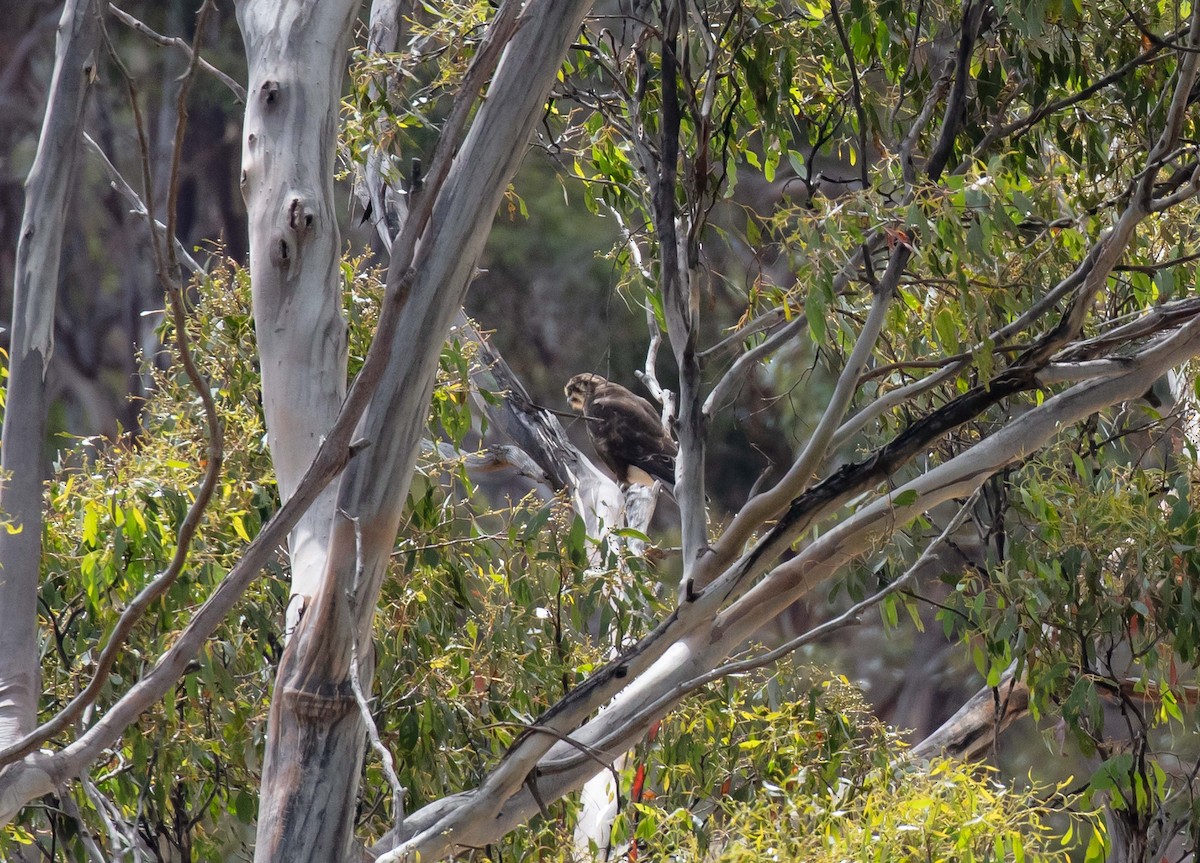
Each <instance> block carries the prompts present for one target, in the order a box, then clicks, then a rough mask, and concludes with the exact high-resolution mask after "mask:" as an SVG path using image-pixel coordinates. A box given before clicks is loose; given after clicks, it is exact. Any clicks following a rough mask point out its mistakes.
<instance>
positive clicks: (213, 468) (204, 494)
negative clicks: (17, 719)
mask: <svg viewBox="0 0 1200 863" xmlns="http://www.w3.org/2000/svg"><path fill="white" fill-rule="evenodd" d="M211 9H212V6H211V2H209V0H206V2H205V3H204V5H203V6H201V7H200V12H199V13H198V16H197V19H198V20H197V33H199V32H200V31H201V30H202V29H203V24H204V21H205V19H206V18H207V15H208V12H209V11H211ZM198 56H199V53H198V52H196V53H193V55H192V61H193V62H192V64H191V65H190V66H189V67H188V70H187V73H186V75H185V77H184V79H183V83H182V85H181V86H180V89H179V99H178V103H177V112H178V113H177V121H176V128H175V134H176V152H175V169H174V170H173V171H172V177H171V180H172V184H173V185H177V179H178V177H177V171H178V159H179V152H180V148H181V147H182V142H183V134H184V131H185V129H186V127H187V111H186V108H185V100H186V99H187V93H188V89H189V83H190V81H191V80H192V78H193V77H194V76H195V72H196V68H197V66H196V62H195V61H196V58H197V57H198ZM142 158H143V161H145V160H147V159H148V158H149V154H148V153H146V152H143V153H142ZM169 200H170V204H169V205H168V206H169V209H168V215H167V225H168V229H167V232H166V233H167V236H174V233H173V230H172V229H171V227H170V226H173V224H174V221H175V215H174V209H175V207H174V202H175V191H174V190H172V192H171V194H170V196H169ZM152 233H153V232H152ZM154 242H155V245H156V246H157V240H156V239H155V240H154ZM167 248H168V255H167V260H168V261H169V262H170V265H171V266H172V270H173V273H172V274H171V275H169V274H168V272H167V270H166V269H165V267H164V262H163V257H162V256H161V255H160V256H158V257H159V267H158V275H159V280H160V282H161V283H162V285H163V288H164V290H165V291H166V292H167V296H168V298H169V300H170V304H171V312H172V323H173V327H174V333H175V343H176V347H177V353H178V359H179V362H180V364H181V365H182V366H183V369H184V372H185V373H186V374H187V377H188V380H189V381H190V382H191V385H192V388H193V389H194V390H195V391H196V393H197V395H198V396H199V398H200V401H201V403H202V404H203V408H204V415H205V425H206V429H207V433H208V453H207V455H208V463H207V464H206V465H205V469H204V476H203V479H202V480H201V483H200V488H199V489H198V490H197V492H196V496H195V498H194V499H193V500H192V503H191V506H189V507H188V511H187V514H186V515H185V516H184V519H183V521H182V523H181V524H180V525H179V529H178V530H177V531H176V539H175V552H174V554H173V555H172V556H171V560H170V562H169V563H168V565H167V568H166V569H164V570H163V571H162V572H160V573H159V574H158V575H156V576H155V577H154V578H153V579H151V580H150V583H149V584H147V585H146V586H145V587H143V588H142V589H141V590H140V591H139V592H138V594H137V596H135V597H134V598H133V600H132V601H131V602H130V603H129V605H128V606H126V608H125V610H124V611H122V612H121V616H120V617H119V618H118V619H117V623H116V626H115V627H113V631H112V634H111V635H110V636H109V638H108V642H107V643H106V644H105V645H104V648H103V649H102V650H101V651H100V656H99V657H98V658H97V660H96V667H95V671H94V672H93V674H92V678H91V679H90V680H89V681H88V684H87V686H85V687H84V689H83V691H82V692H80V693H79V694H78V695H76V696H75V697H74V698H72V699H71V700H70V701H69V702H68V703H67V705H66V706H65V707H63V708H62V709H61V710H60V711H59V712H58V713H57V714H55V715H54V716H53V717H51V718H50V719H48V720H47V721H46V722H44V723H42V724H41V725H39V726H38V727H37V728H35V729H34V730H33V731H31V732H30V733H29V734H27V735H25V736H24V737H23V738H21V739H20V740H18V741H17V742H16V743H14V744H12V745H11V746H8V747H6V748H5V749H4V750H2V751H0V764H5V763H7V762H9V761H11V760H14V759H16V758H18V757H20V756H22V755H25V754H28V753H29V752H32V751H33V750H34V749H36V748H37V747H38V746H40V745H41V744H42V743H44V742H45V741H47V740H49V739H50V738H51V737H53V736H54V735H56V734H58V733H60V732H62V731H64V730H66V729H67V727H68V726H70V725H71V723H73V722H74V721H75V720H76V719H77V718H78V717H79V716H80V714H81V713H82V712H83V710H84V709H85V708H86V707H88V706H89V705H90V704H92V703H93V702H94V701H95V700H96V699H97V698H98V697H99V696H100V692H101V690H102V689H103V688H104V684H105V683H106V682H107V681H108V677H109V674H110V673H111V672H112V667H113V665H114V664H115V663H116V660H117V655H118V654H119V653H120V652H121V650H122V648H123V647H124V645H125V641H126V639H127V638H128V637H129V635H130V633H131V632H132V631H133V628H134V627H135V626H136V625H137V623H138V621H139V620H141V618H142V616H143V615H144V614H145V613H146V611H147V610H148V609H149V608H150V606H151V605H153V604H154V603H155V602H156V601H157V600H158V599H159V598H160V597H161V596H163V594H165V593H166V591H167V590H168V589H170V587H171V585H172V584H174V583H175V580H176V579H177V578H178V577H179V574H180V573H181V572H182V571H183V567H184V564H185V563H186V562H187V557H188V554H189V552H190V551H191V547H192V541H193V540H194V539H195V537H196V533H197V532H198V531H199V529H200V520H201V519H202V518H203V516H204V512H205V510H206V509H207V508H208V504H209V501H211V500H212V496H213V493H214V492H215V491H216V487H217V481H218V480H219V479H220V475H221V467H222V464H223V462H224V445H223V440H222V438H223V431H222V425H221V419H220V416H219V415H218V413H217V406H216V403H215V401H214V400H213V396H212V392H211V390H210V389H209V387H208V385H207V383H205V381H204V379H203V377H202V376H201V374H200V372H199V370H198V369H197V368H196V364H195V362H194V360H193V359H192V354H191V347H190V344H189V339H188V335H187V311H186V310H185V309H184V306H183V297H182V290H181V288H180V287H179V285H178V282H177V279H176V278H174V277H172V276H173V275H175V276H177V273H178V264H177V262H176V258H175V256H174V252H173V247H172V246H171V245H170V244H167Z"/></svg>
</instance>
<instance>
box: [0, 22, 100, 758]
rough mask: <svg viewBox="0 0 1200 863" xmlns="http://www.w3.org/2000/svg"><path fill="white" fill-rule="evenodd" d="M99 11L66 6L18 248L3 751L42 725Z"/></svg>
mask: <svg viewBox="0 0 1200 863" xmlns="http://www.w3.org/2000/svg"><path fill="white" fill-rule="evenodd" d="M98 6H99V4H98V3H97V2H95V0H68V2H67V5H66V8H64V9H63V14H62V19H61V20H60V21H59V25H58V45H57V49H56V55H55V61H54V76H53V79H52V80H51V83H50V92H49V96H48V97H47V100H46V115H45V117H44V119H43V121H42V134H41V138H40V139H39V140H38V149H37V155H36V157H35V158H34V162H33V167H32V168H31V169H30V171H29V179H28V180H27V182H26V184H25V214H24V217H23V218H22V220H21V234H20V238H19V240H18V241H17V262H16V271H15V280H14V286H13V320H12V338H11V342H10V345H9V363H10V364H9V379H8V387H7V396H6V403H5V411H4V437H3V444H2V445H0V452H2V453H3V460H2V464H0V470H2V476H3V477H4V479H3V482H2V484H0V510H2V511H3V513H4V518H5V519H7V520H8V522H9V525H10V527H9V529H7V530H6V529H3V528H0V567H2V568H3V578H0V749H3V748H4V746H5V745H7V744H10V743H13V742H15V741H17V740H20V739H21V738H22V737H24V736H25V735H26V734H27V733H28V732H29V731H31V730H32V729H33V726H34V724H35V721H36V718H37V706H38V696H39V695H40V692H41V687H40V686H39V683H38V678H39V675H38V657H37V597H38V574H39V571H40V566H41V557H42V468H43V465H44V464H45V446H46V409H47V405H46V372H47V370H48V368H49V364H50V353H51V351H52V349H53V346H54V308H55V300H56V297H57V293H58V270H59V258H60V255H61V252H62V237H63V229H64V225H65V222H66V211H67V205H68V204H69V203H70V197H71V190H72V188H73V186H74V183H73V180H74V176H75V163H76V160H77V159H76V157H77V154H78V152H79V141H80V138H81V131H82V125H83V108H84V104H85V103H86V101H87V95H88V91H89V89H90V85H91V82H92V79H93V78H94V76H95V53H94V52H95V47H96V34H97V33H98V24H99V10H98Z"/></svg>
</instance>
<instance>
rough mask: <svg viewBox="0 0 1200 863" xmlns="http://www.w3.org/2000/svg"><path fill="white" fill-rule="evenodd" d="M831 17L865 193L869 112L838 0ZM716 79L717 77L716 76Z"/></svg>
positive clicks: (832, 2)
mask: <svg viewBox="0 0 1200 863" xmlns="http://www.w3.org/2000/svg"><path fill="white" fill-rule="evenodd" d="M829 12H830V16H831V17H832V18H833V26H834V29H835V30H837V36H838V41H840V42H841V43H842V53H843V54H844V55H845V56H846V63H847V65H849V66H850V88H851V90H850V92H851V97H852V99H853V101H854V113H855V115H856V116H857V117H858V170H859V181H860V182H861V183H862V188H863V191H866V190H867V189H869V188H871V183H870V179H869V177H868V175H867V112H866V109H865V108H864V107H863V97H862V84H861V83H860V82H859V80H858V63H857V62H856V61H855V59H854V49H853V48H851V47H850V39H849V38H848V37H847V36H846V26H845V24H843V23H842V13H841V12H839V11H838V3H837V0H830V3H829ZM714 77H715V76H714Z"/></svg>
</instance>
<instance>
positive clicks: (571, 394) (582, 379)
mask: <svg viewBox="0 0 1200 863" xmlns="http://www.w3.org/2000/svg"><path fill="white" fill-rule="evenodd" d="M606 383H608V381H606V380H605V379H604V378H602V377H600V375H593V374H591V373H590V372H584V373H583V374H581V375H575V377H573V378H571V379H570V380H569V381H567V385H566V387H565V388H564V389H563V392H565V393H566V394H567V401H568V402H570V403H571V407H572V408H574V409H575V410H577V411H582V410H583V406H584V405H585V404H586V403H587V400H588V399H589V398H591V397H592V394H593V393H594V392H596V388H597V387H600V386H603V385H604V384H606Z"/></svg>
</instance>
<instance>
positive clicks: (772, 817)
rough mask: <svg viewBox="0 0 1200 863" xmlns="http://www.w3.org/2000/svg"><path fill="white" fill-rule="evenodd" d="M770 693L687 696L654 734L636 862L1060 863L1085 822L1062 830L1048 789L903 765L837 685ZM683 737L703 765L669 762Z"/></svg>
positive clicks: (638, 818)
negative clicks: (651, 788)
mask: <svg viewBox="0 0 1200 863" xmlns="http://www.w3.org/2000/svg"><path fill="white" fill-rule="evenodd" d="M779 686H780V682H779V680H778V679H777V680H775V681H772V682H771V683H769V684H768V685H767V686H766V687H764V688H763V689H761V690H760V691H759V693H758V694H757V696H752V697H751V698H750V699H748V698H746V697H745V696H741V695H737V694H736V693H734V691H733V690H732V689H728V690H726V691H725V692H724V693H712V694H710V696H709V697H707V698H704V699H693V700H692V702H690V703H689V704H688V705H687V706H686V707H685V708H683V709H681V710H680V711H678V713H679V714H680V717H687V718H686V719H685V718H680V717H673V718H672V719H670V720H669V721H668V722H665V723H664V724H663V728H662V731H661V733H662V735H663V736H664V737H667V738H669V739H670V740H671V741H672V742H671V743H667V744H664V746H663V748H662V753H663V756H662V757H663V762H662V763H658V764H656V769H655V770H654V771H653V772H652V775H653V776H654V777H655V778H654V781H655V782H656V783H657V788H658V789H659V791H658V793H657V794H647V795H645V799H644V800H643V801H642V802H640V803H635V804H634V806H633V807H631V809H630V810H627V811H626V813H625V814H624V815H623V817H622V822H623V826H624V827H625V828H626V837H627V838H630V837H632V838H634V839H636V841H637V845H638V850H637V857H638V859H640V860H646V861H660V860H668V859H669V860H714V861H727V863H750V861H786V863H791V861H805V863H861V861H881V863H882V861H908V860H913V861H922V863H934V861H946V863H983V861H996V863H1000V861H1025V860H1028V861H1059V860H1061V861H1066V860H1068V859H1069V852H1070V850H1071V848H1072V847H1074V846H1075V845H1076V844H1077V843H1076V842H1075V841H1074V836H1075V828H1076V827H1078V826H1079V824H1077V823H1074V822H1075V821H1081V822H1087V823H1088V824H1092V825H1094V824H1095V819H1094V818H1093V817H1091V816H1072V820H1071V822H1070V823H1069V826H1068V827H1067V828H1066V829H1065V830H1064V829H1063V827H1062V825H1063V823H1064V819H1065V818H1066V816H1065V815H1064V812H1065V811H1066V807H1065V805H1064V803H1065V801H1064V800H1063V799H1062V798H1061V797H1059V796H1057V795H1053V796H1052V799H1053V800H1055V801H1056V802H1055V804H1054V805H1051V804H1047V803H1045V802H1042V800H1041V798H1042V797H1043V796H1045V792H1046V789H1039V788H1029V789H1018V788H1015V787H1013V786H1010V785H1006V784H1004V783H1001V782H999V781H998V780H997V779H996V778H995V776H994V774H992V773H991V772H989V771H987V770H986V769H984V768H980V767H978V766H974V765H967V764H963V763H960V762H956V761H948V760H938V761H934V762H932V763H930V764H927V765H926V764H916V763H911V762H908V761H906V760H905V758H904V755H903V747H902V746H901V745H900V744H899V743H898V741H897V739H896V735H895V734H894V732H892V731H890V730H888V729H886V728H885V727H884V726H882V725H881V724H880V723H879V722H878V721H877V720H875V719H874V718H873V717H872V716H871V715H870V713H869V711H868V710H867V708H866V707H865V705H864V704H863V702H862V699H861V696H860V695H859V693H858V692H857V690H855V689H854V688H853V687H851V686H850V685H849V684H848V683H847V682H846V681H845V680H842V679H837V680H832V681H827V682H825V683H823V684H821V685H819V686H812V687H805V686H803V685H800V686H795V690H794V691H793V692H791V693H786V694H785V693H784V692H782V691H780V689H779ZM726 695H732V697H733V701H732V702H731V703H728V704H723V703H722V701H723V698H724V696H726ZM714 696H715V697H714ZM780 696H783V697H784V698H785V699H786V700H783V701H780V702H778V703H776V704H775V705H774V706H766V705H764V704H761V703H760V704H757V705H754V704H752V703H750V702H751V701H752V700H759V701H766V702H768V703H769V702H772V701H775V700H776V699H777V698H778V697H780ZM697 702H699V703H697ZM688 738H690V742H685V743H683V744H682V745H683V746H684V747H686V748H691V749H693V750H694V752H695V753H696V754H697V755H699V754H700V753H704V756H705V757H699V758H685V757H681V756H683V750H681V748H680V746H681V743H680V741H687V740H688ZM643 757H644V756H643ZM655 761H657V758H655Z"/></svg>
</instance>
